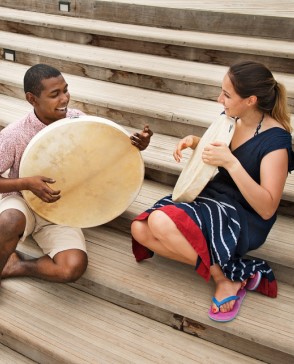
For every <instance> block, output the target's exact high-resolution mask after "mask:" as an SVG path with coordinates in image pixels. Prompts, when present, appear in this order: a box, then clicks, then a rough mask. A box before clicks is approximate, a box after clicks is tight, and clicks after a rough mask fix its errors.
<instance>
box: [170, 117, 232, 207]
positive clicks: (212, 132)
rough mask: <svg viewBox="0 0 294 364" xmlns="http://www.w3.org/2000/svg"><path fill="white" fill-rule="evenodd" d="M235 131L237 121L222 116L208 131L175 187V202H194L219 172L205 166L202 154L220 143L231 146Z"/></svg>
mask: <svg viewBox="0 0 294 364" xmlns="http://www.w3.org/2000/svg"><path fill="white" fill-rule="evenodd" d="M234 130H235V119H233V118H230V117H228V116H226V115H225V114H222V115H220V117H219V118H218V119H216V120H215V121H214V122H213V123H212V124H211V125H210V126H209V128H208V129H207V130H206V132H205V133H204V135H203V136H202V138H201V139H200V142H199V143H198V145H197V148H196V149H195V150H194V151H193V153H192V155H191V157H190V159H189V161H188V162H187V164H186V165H185V167H184V168H183V170H182V172H181V174H180V176H179V178H178V180H177V183H176V185H175V187H174V190H173V194H172V199H173V201H175V202H192V201H193V200H195V198H196V197H197V196H198V195H199V193H200V192H201V191H202V190H203V188H204V187H205V186H206V185H207V183H208V182H209V181H210V179H211V178H212V177H213V175H214V174H215V172H216V171H217V167H215V166H211V165H209V164H205V163H204V162H203V161H202V153H203V150H204V148H205V147H206V145H208V144H210V143H212V142H215V141H219V142H224V143H226V144H227V145H229V144H230V142H231V140H232V137H233V134H234Z"/></svg>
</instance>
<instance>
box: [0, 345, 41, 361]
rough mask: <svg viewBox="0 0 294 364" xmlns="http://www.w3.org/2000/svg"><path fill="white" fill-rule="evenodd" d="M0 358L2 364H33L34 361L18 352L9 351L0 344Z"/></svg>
mask: <svg viewBox="0 0 294 364" xmlns="http://www.w3.org/2000/svg"><path fill="white" fill-rule="evenodd" d="M0 356H1V363H2V364H33V363H35V361H33V360H31V359H28V358H26V357H25V356H23V355H21V354H19V353H18V352H16V351H14V350H11V349H10V348H8V347H7V346H5V345H3V344H1V343H0Z"/></svg>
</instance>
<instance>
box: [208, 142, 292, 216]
mask: <svg viewBox="0 0 294 364" xmlns="http://www.w3.org/2000/svg"><path fill="white" fill-rule="evenodd" d="M203 161H204V162H205V163H208V164H212V165H216V166H221V167H224V168H226V170H227V171H228V172H229V174H230V175H231V177H232V179H233V180H234V182H235V183H236V185H237V187H238V188H239V190H240V192H241V193H242V195H243V196H244V198H245V199H246V201H247V202H248V203H249V205H250V206H251V207H252V208H253V209H254V210H255V211H256V212H257V213H258V214H259V215H260V216H261V217H262V218H263V219H265V220H267V219H269V218H271V217H272V216H273V214H274V213H275V212H276V210H277V208H278V206H279V203H280V199H281V196H282V193H283V189H284V186H285V182H286V178H287V174H288V155H287V151H286V149H279V150H276V151H273V152H271V153H269V154H267V155H266V156H265V157H264V158H263V159H262V162H261V165H260V184H258V183H256V182H255V181H254V180H253V179H252V178H251V177H250V175H249V174H248V173H247V172H246V170H245V169H244V168H243V167H242V165H241V163H240V162H239V160H238V159H237V158H236V157H235V156H234V155H233V154H232V153H231V151H230V150H229V148H228V147H227V146H226V144H224V143H213V144H210V145H209V146H207V147H206V148H205V150H204V152H203Z"/></svg>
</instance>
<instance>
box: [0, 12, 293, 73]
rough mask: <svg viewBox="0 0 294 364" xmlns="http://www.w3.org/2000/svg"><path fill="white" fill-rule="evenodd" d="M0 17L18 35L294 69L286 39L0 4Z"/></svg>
mask: <svg viewBox="0 0 294 364" xmlns="http://www.w3.org/2000/svg"><path fill="white" fill-rule="evenodd" d="M0 20H1V22H0V29H1V30H5V31H10V32H13V33H18V34H30V35H34V36H37V37H42V38H48V39H55V40H58V39H59V40H64V41H67V42H74V43H80V44H89V45H92V46H99V47H106V48H114V49H121V50H127V51H133V52H140V53H149V54H150V53H151V54H153V55H155V54H157V55H162V56H166V57H171V58H179V59H186V60H190V61H201V62H207V63H214V64H219V65H220V64H222V65H228V64H231V63H233V62H236V61H237V60H239V61H241V60H246V59H249V58H250V59H251V60H256V61H259V62H263V63H266V64H267V65H268V66H269V67H270V68H271V69H272V70H273V71H280V72H289V73H291V72H292V69H293V62H294V61H293V59H294V53H293V51H292V48H293V47H291V43H290V41H287V40H286V41H284V40H277V39H267V38H256V37H254V38H252V37H250V38H248V37H245V36H238V35H233V34H232V35H228V34H221V35H220V34H213V33H205V32H197V31H191V30H176V29H164V28H154V27H147V26H142V25H135V24H124V23H117V22H109V21H103V20H93V19H85V18H83V19H81V18H76V17H71V16H64V15H52V14H45V13H36V12H32V11H23V10H16V9H11V8H10V9H9V8H5V7H0ZM11 46H12V47H13V43H12V44H11ZM277 59H278V62H277Z"/></svg>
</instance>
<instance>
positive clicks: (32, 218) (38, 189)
mask: <svg viewBox="0 0 294 364" xmlns="http://www.w3.org/2000/svg"><path fill="white" fill-rule="evenodd" d="M24 92H25V95H26V100H27V101H28V102H29V103H30V104H31V105H32V106H33V107H34V111H32V112H31V113H29V114H28V115H27V116H25V117H24V118H23V119H22V120H19V121H18V122H16V123H12V124H11V125H9V126H7V127H6V128H5V129H3V130H2V131H1V133H0V176H1V175H2V174H3V173H4V172H5V171H8V170H9V176H8V178H3V177H0V193H2V194H3V198H2V200H0V273H1V272H2V274H1V278H6V277H17V276H31V277H37V278H41V279H45V280H48V281H53V282H73V281H76V280H77V279H78V278H80V277H81V275H82V274H83V273H84V272H85V270H86V267H87V263H88V259H87V252H86V246H85V239H84V236H83V233H82V231H81V229H78V228H72V227H68V226H61V225H56V224H52V223H50V222H49V221H46V220H44V219H43V218H41V217H40V216H38V215H37V214H36V213H34V212H33V211H32V210H31V209H30V208H29V206H28V205H27V203H26V201H25V200H24V199H23V197H22V195H21V191H23V190H30V191H31V192H33V193H34V194H35V195H36V196H38V197H39V198H40V199H41V200H43V201H44V202H47V203H54V202H56V201H57V200H58V199H59V198H60V191H57V190H54V188H53V186H52V184H54V182H55V181H54V180H52V179H51V178H49V177H47V176H46V177H44V176H32V177H26V178H19V164H20V160H21V157H22V154H23V152H24V150H25V148H26V146H27V145H28V143H29V142H30V140H31V139H32V137H33V136H34V135H35V134H37V133H38V132H39V131H41V130H42V129H43V128H45V127H46V126H47V125H50V124H52V123H54V122H55V121H57V120H59V119H63V118H65V117H72V116H78V115H83V113H82V112H81V111H79V110H74V109H68V108H67V106H68V103H69V100H70V95H69V92H68V85H67V83H66V81H65V80H64V78H63V76H62V75H61V73H60V71H59V70H57V69H55V68H53V67H51V66H48V65H44V64H37V65H35V66H33V67H31V68H30V69H28V71H27V72H26V74H25V76H24ZM152 134H153V133H152V131H151V130H150V129H149V127H148V125H146V126H145V127H144V129H143V130H142V131H141V133H134V134H133V135H132V136H131V137H130V139H131V143H132V144H133V145H135V146H136V147H137V148H138V149H139V150H144V149H145V148H146V147H147V146H148V144H149V142H150V138H151V136H152ZM51 186H52V187H51ZM30 234H32V236H33V237H34V239H35V241H36V242H37V244H38V245H39V246H40V248H41V249H42V250H43V252H44V254H45V255H44V256H43V257H41V258H39V259H32V260H22V259H21V258H20V257H19V256H18V254H17V253H16V252H15V249H16V246H17V244H18V242H19V241H24V240H25V239H26V237H27V236H28V235H30Z"/></svg>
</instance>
